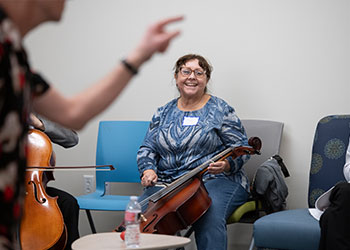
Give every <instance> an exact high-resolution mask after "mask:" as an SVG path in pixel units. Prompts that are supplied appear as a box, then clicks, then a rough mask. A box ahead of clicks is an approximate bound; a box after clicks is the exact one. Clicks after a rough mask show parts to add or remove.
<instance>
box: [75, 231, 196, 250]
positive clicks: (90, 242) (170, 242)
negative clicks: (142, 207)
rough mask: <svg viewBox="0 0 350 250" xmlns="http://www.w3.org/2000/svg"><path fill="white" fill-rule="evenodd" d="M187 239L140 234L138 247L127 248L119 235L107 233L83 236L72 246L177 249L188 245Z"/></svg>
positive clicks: (78, 248) (93, 249) (92, 249)
mask: <svg viewBox="0 0 350 250" xmlns="http://www.w3.org/2000/svg"><path fill="white" fill-rule="evenodd" d="M190 242H191V240H190V239H189V238H185V237H180V236H170V235H164V234H145V233H142V234H141V238H140V247H138V248H127V247H126V245H125V242H124V241H123V240H122V239H121V238H120V233H116V232H108V233H97V234H89V235H85V236H83V237H81V238H79V239H77V240H76V241H74V242H73V244H72V249H73V250H96V249H98V250H126V249H138V250H153V249H168V248H177V247H182V246H185V245H187V244H189V243H190Z"/></svg>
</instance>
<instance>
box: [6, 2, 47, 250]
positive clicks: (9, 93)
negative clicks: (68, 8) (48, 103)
mask: <svg viewBox="0 0 350 250" xmlns="http://www.w3.org/2000/svg"><path fill="white" fill-rule="evenodd" d="M48 88H49V85H48V84H47V83H46V82H45V81H44V80H43V79H42V78H41V77H40V76H39V75H37V74H33V73H32V72H31V71H30V67H29V64H28V59H27V55H26V53H25V51H24V49H23V46H22V39H21V36H20V33H19V31H18V30H17V29H16V27H15V25H14V24H13V22H12V21H11V20H10V19H9V18H8V17H7V16H6V14H5V13H4V11H3V10H1V9H0V249H13V248H15V239H14V237H15V234H16V230H17V228H16V227H17V225H18V220H19V218H20V215H21V206H22V203H23V197H24V175H25V168H26V136H27V131H28V119H29V118H28V117H29V113H30V111H31V106H30V103H31V100H32V98H33V97H34V96H37V95H41V94H42V93H44V92H45V91H46V90H47V89H48Z"/></svg>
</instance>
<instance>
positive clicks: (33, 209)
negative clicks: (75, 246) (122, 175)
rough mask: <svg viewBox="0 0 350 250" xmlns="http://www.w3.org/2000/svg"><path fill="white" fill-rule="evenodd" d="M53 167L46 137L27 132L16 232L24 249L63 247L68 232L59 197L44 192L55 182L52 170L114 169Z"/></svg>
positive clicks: (39, 249)
mask: <svg viewBox="0 0 350 250" xmlns="http://www.w3.org/2000/svg"><path fill="white" fill-rule="evenodd" d="M54 165H55V163H54V160H53V150H52V143H51V140H50V139H49V137H48V136H47V135H46V134H45V133H43V132H41V131H39V130H36V129H32V130H30V131H29V133H28V144H27V171H26V177H25V188H26V195H25V199H24V206H23V215H22V218H21V224H20V229H19V240H20V244H21V248H22V249H23V250H44V249H57V250H62V249H64V248H65V246H66V241H67V229H66V226H65V224H64V219H63V216H62V213H61V210H60V208H59V206H58V204H57V198H58V197H51V196H49V195H48V194H47V193H46V191H45V190H46V185H47V183H48V182H49V181H51V180H54V176H53V170H57V169H62V170H65V169H85V168H99V167H109V169H110V170H113V169H114V168H113V166H111V165H103V166H75V167H68V166H67V167H55V166H54ZM107 170H108V169H107Z"/></svg>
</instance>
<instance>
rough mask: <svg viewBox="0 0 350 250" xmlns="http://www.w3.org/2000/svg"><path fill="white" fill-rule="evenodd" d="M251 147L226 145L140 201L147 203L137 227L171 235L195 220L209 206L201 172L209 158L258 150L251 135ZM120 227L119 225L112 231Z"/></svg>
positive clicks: (238, 154) (256, 139)
mask: <svg viewBox="0 0 350 250" xmlns="http://www.w3.org/2000/svg"><path fill="white" fill-rule="evenodd" d="M248 144H249V146H250V147H245V146H241V147H236V148H228V149H226V150H224V151H222V152H221V153H219V154H217V155H215V156H214V157H213V158H211V159H209V160H208V161H206V162H204V163H203V164H201V165H200V166H198V167H196V168H194V169H193V170H191V171H190V172H188V173H187V174H185V175H183V176H182V177H180V178H179V179H177V180H176V181H174V182H172V183H171V184H169V185H168V186H166V187H165V188H163V189H161V190H159V191H158V192H156V193H154V194H152V195H150V196H149V197H147V198H146V199H144V200H142V201H141V202H140V205H141V207H142V206H144V205H146V204H147V203H148V207H147V209H146V211H145V212H144V213H143V214H141V224H140V231H141V232H142V233H158V234H168V235H174V234H176V233H177V232H178V231H180V230H182V229H186V228H187V227H188V226H190V225H192V224H193V223H194V222H196V221H197V220H198V219H199V218H200V217H201V216H202V215H203V214H204V213H205V212H206V211H207V209H208V208H209V207H210V205H211V199H210V197H209V195H208V192H207V190H206V188H205V186H204V184H203V181H202V176H203V174H204V173H205V172H206V171H207V168H208V166H209V165H210V163H212V162H216V161H222V160H224V159H226V158H227V157H229V156H231V157H232V158H236V157H238V156H241V155H253V154H260V151H259V150H260V149H261V144H262V143H261V140H260V139H259V138H258V137H251V138H250V139H249V141H248ZM121 230H123V226H119V227H118V228H117V229H115V231H121Z"/></svg>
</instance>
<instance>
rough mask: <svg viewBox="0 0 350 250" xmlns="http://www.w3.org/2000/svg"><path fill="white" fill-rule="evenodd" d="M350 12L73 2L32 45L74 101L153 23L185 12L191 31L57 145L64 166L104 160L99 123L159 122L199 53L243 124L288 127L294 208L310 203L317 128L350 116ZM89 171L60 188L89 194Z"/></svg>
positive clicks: (305, 2)
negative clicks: (98, 151)
mask: <svg viewBox="0 0 350 250" xmlns="http://www.w3.org/2000/svg"><path fill="white" fill-rule="evenodd" d="M349 13H350V1H348V0H284V1H281V0H244V1H243V0H217V1H212V0H201V1H199V0H198V1H196V0H192V1H189V0H177V1H166V0H147V1H142V0H128V1H117V0H80V1H79V0H76V1H67V4H66V10H65V13H64V16H63V20H62V22H61V23H59V24H52V23H51V24H45V25H43V26H41V27H40V28H39V29H37V30H36V31H34V32H32V33H31V34H30V35H29V36H28V38H27V39H26V41H25V42H26V47H27V48H28V49H29V51H30V53H29V54H30V58H31V61H32V65H33V66H34V68H35V69H38V70H39V71H40V72H42V73H43V74H44V75H45V76H46V77H47V79H48V80H49V81H50V82H52V84H53V85H55V86H56V87H57V88H59V89H60V90H61V91H62V92H64V93H65V94H67V95H71V94H74V93H77V92H79V91H81V90H83V89H84V88H86V87H87V86H89V85H90V84H91V83H93V82H94V81H95V80H97V79H99V78H100V77H101V76H103V75H104V74H105V73H107V72H108V70H109V69H111V67H113V65H115V64H116V63H118V62H119V60H120V59H121V58H122V57H123V56H125V55H127V53H128V51H130V50H131V48H133V47H134V46H135V44H136V41H137V40H138V39H139V38H140V37H141V35H142V34H143V32H144V29H145V28H146V27H147V25H148V24H150V23H152V22H153V21H155V20H158V19H160V18H163V17H168V16H172V15H178V14H184V15H185V17H186V18H185V20H184V21H183V22H181V23H179V24H176V25H172V26H171V27H169V29H177V28H179V29H181V30H182V34H181V36H180V37H179V38H177V39H176V41H174V42H173V43H172V44H171V46H170V48H169V50H168V51H167V52H166V53H165V54H164V55H157V56H155V57H153V58H152V60H151V61H150V62H148V63H147V64H146V65H145V66H144V67H142V69H141V70H140V74H139V75H138V76H137V77H135V78H134V79H133V81H132V82H131V84H130V85H129V86H128V87H127V89H126V90H125V91H124V92H123V94H122V96H120V98H118V100H117V101H116V102H115V103H114V104H113V105H112V106H111V107H110V108H109V109H108V110H107V111H105V112H104V113H102V114H101V115H99V116H98V117H96V118H95V119H94V120H93V121H91V122H90V123H89V125H87V126H86V127H85V128H84V129H83V130H82V131H80V133H79V135H80V144H79V145H78V146H77V147H75V148H73V149H70V150H63V149H59V148H56V150H57V155H58V164H62V165H68V164H69V165H87V164H88V165H92V164H94V159H95V157H94V154H95V144H96V133H97V126H98V121H99V120H103V119H107V120H115V119H121V120H147V119H150V118H151V116H152V114H153V112H154V111H155V109H156V108H157V107H158V106H161V105H163V104H165V103H166V102H167V101H168V100H170V99H171V98H173V97H175V96H176V95H177V91H176V89H175V87H174V81H173V80H172V68H173V65H174V63H175V61H176V59H177V58H178V57H180V56H182V55H184V54H185V53H199V54H201V55H203V56H205V57H206V58H208V59H209V61H210V62H211V63H212V65H213V66H214V71H213V77H212V81H211V83H210V87H209V89H210V90H211V92H212V94H214V95H217V96H219V97H222V98H223V99H225V100H226V101H227V102H228V103H230V104H231V105H232V106H233V107H235V109H236V111H237V113H238V115H239V116H240V117H241V118H258V119H270V120H276V121H282V122H284V123H285V127H284V135H283V139H282V149H281V155H282V157H283V158H284V161H285V163H286V165H287V167H288V168H289V170H290V173H291V177H290V178H288V179H287V184H288V186H289V191H290V194H289V197H288V206H289V207H290V208H297V207H305V206H306V204H307V203H306V202H307V187H308V169H309V166H310V159H311V155H310V152H311V146H312V140H313V133H314V129H315V126H316V123H317V121H318V120H319V119H320V118H322V117H323V116H325V115H328V114H348V113H349V103H348V96H349V93H350V87H349V85H350V84H349V83H350V73H349V72H350V71H349V69H350V15H349ZM101 98H103V97H101ZM62 115H64V114H62ZM83 173H85V172H82V171H80V172H66V173H62V172H60V173H56V179H57V180H56V182H55V183H54V185H56V186H59V187H62V188H64V189H66V190H68V191H70V192H71V193H73V194H75V195H79V194H82V193H83V179H82V177H81V175H82V174H83ZM82 220H85V217H82ZM84 232H85V231H84Z"/></svg>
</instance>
